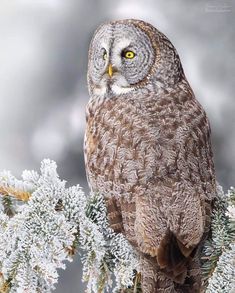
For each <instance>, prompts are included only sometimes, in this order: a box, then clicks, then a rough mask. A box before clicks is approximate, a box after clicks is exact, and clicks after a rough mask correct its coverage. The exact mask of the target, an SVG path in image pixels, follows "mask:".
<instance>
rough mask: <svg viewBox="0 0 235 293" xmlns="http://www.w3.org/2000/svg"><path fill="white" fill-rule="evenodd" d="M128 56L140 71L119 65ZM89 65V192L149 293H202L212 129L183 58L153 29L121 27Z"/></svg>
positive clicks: (211, 189)
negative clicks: (134, 260)
mask: <svg viewBox="0 0 235 293" xmlns="http://www.w3.org/2000/svg"><path fill="white" fill-rule="evenodd" d="M132 31H133V32H132ZM123 35H124V37H123ZM96 36H97V38H96ZM123 38H124V39H123ZM128 38H130V40H129V39H128ZM138 38H140V40H138ZM142 39H143V41H142V42H141V40H142ZM137 41H138V44H140V46H141V47H140V49H138V47H136V46H137V45H136V42H137ZM94 42H99V43H100V44H101V45H100V47H101V48H104V50H105V52H103V53H102V58H103V59H104V61H105V62H103V65H102V62H101V61H99V62H100V63H99V62H98V61H97V60H96V58H99V57H97V56H96V55H97V51H98V52H99V50H100V49H101V48H99V43H98V45H97V44H94ZM94 45H95V48H94ZM145 46H146V48H144V49H143V47H145ZM142 49H143V52H141V50H142ZM123 50H125V51H124V52H126V51H127V50H128V51H127V52H134V54H132V55H131V54H130V53H128V54H129V56H132V58H133V59H134V58H137V57H138V58H140V59H141V58H142V59H141V60H140V63H139V64H135V65H133V64H132V63H131V60H124V61H122V58H126V59H127V56H128V55H127V54H126V53H125V54H126V57H125V55H123V53H122V52H123ZM144 50H146V52H147V53H146V55H147V54H149V55H150V56H149V57H148V55H147V57H146V56H144ZM138 52H139V53H138ZM141 54H142V55H143V56H141ZM152 54H155V55H153V56H152ZM104 55H106V56H105V58H104ZM98 56H99V55H98ZM118 56H119V57H120V60H121V61H120V60H119V59H118V58H119V57H118ZM133 56H134V57H133ZM89 57H90V59H89V70H88V84H89V90H90V95H91V99H90V101H89V103H88V106H87V128H86V135H85V159H86V169H87V175H88V181H89V184H90V187H91V189H92V190H93V191H94V192H98V193H100V194H102V195H103V196H104V197H105V198H106V202H107V210H108V218H109V221H110V225H111V227H112V228H113V229H114V231H116V232H118V233H123V234H124V235H125V236H126V238H127V239H128V240H129V241H130V243H131V244H132V245H133V246H134V247H135V248H136V249H137V251H139V255H140V261H141V263H142V266H141V267H142V289H143V292H144V293H153V292H200V290H201V288H200V287H201V284H200V277H201V274H200V268H199V262H198V261H199V260H198V251H199V248H200V244H201V243H202V242H203V240H204V239H205V238H206V236H207V233H208V231H209V229H210V216H211V206H212V201H213V198H214V196H215V174H214V167H213V161H212V151H211V145H210V128H209V123H208V120H207V117H206V114H205V112H204V110H203V109H202V107H201V105H200V104H199V103H198V101H197V100H196V99H195V97H194V94H193V92H192V90H191V88H190V86H189V84H188V82H187V80H186V78H185V76H184V73H183V70H182V67H181V64H180V60H179V57H178V54H177V53H176V51H175V49H174V47H173V46H172V45H171V43H170V42H169V40H168V39H167V38H166V37H165V36H164V35H162V34H161V33H160V32H158V31H157V30H156V29H155V28H153V27H152V26H151V25H149V24H146V23H144V22H141V21H136V20H124V21H118V22H112V23H108V24H105V25H103V26H102V27H101V28H99V30H98V31H97V32H96V34H95V37H94V38H93V41H92V45H91V47H90V55H89ZM127 61H128V62H127ZM125 62H126V63H125ZM136 62H138V60H136ZM110 66H112V68H111V69H110ZM93 68H94V69H93ZM113 68H114V69H113ZM110 70H111V71H110ZM138 70H140V73H138ZM143 71H144V72H143ZM145 71H146V72H145Z"/></svg>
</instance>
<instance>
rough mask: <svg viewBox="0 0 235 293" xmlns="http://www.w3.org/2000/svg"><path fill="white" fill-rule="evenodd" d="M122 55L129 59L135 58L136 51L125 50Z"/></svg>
mask: <svg viewBox="0 0 235 293" xmlns="http://www.w3.org/2000/svg"><path fill="white" fill-rule="evenodd" d="M122 56H123V57H125V58H127V59H133V58H134V57H135V53H134V52H133V51H124V52H123V54H122Z"/></svg>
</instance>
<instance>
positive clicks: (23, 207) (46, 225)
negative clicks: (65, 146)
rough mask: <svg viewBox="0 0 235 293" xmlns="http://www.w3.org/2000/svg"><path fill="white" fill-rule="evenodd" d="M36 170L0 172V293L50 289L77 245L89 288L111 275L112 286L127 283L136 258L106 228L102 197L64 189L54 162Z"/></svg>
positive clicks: (104, 284) (101, 285) (99, 286)
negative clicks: (20, 174) (38, 170)
mask: <svg viewBox="0 0 235 293" xmlns="http://www.w3.org/2000/svg"><path fill="white" fill-rule="evenodd" d="M40 171H41V172H40V174H38V173H37V172H35V171H24V172H23V174H22V180H18V179H16V178H15V177H14V176H13V175H12V174H11V173H10V172H2V173H1V174H0V195H1V199H0V236H1V237H0V251H1V253H0V272H1V274H0V292H10V293H13V292H30V293H33V292H51V290H53V289H54V285H55V283H56V282H57V281H58V273H57V270H58V269H59V268H65V261H71V260H72V258H71V255H72V254H73V253H74V249H76V248H77V247H78V248H80V249H81V250H83V264H84V275H83V279H84V280H86V281H88V292H102V290H103V289H104V288H105V287H112V274H113V275H114V276H115V279H116V288H117V289H120V288H123V287H126V286H129V285H131V284H132V279H133V277H134V272H133V269H136V267H137V260H136V259H137V258H136V255H135V252H134V250H133V249H132V247H131V246H130V244H129V243H128V242H127V241H126V240H125V238H124V237H123V236H122V235H116V234H115V233H114V232H113V231H112V230H111V229H110V228H109V225H108V222H107V218H106V208H105V204H104V201H103V199H102V197H101V196H100V195H96V194H93V195H90V196H88V197H86V196H85V194H84V192H83V191H82V188H81V187H80V186H78V185H77V186H73V187H69V188H66V182H65V181H63V180H60V179H59V176H58V174H57V172H56V164H55V162H53V161H50V160H44V161H43V162H42V164H41V170H40Z"/></svg>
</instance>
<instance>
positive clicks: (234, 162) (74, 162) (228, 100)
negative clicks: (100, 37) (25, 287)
mask: <svg viewBox="0 0 235 293" xmlns="http://www.w3.org/2000/svg"><path fill="white" fill-rule="evenodd" d="M120 18H139V19H143V20H146V21H148V22H150V23H152V24H153V25H154V26H156V27H157V28H158V29H160V30H161V31H162V32H164V33H165V34H166V35H167V36H168V37H169V38H170V40H171V41H172V43H173V44H174V45H175V47H176V48H177V50H178V52H179V55H180V56H181V61H182V64H183V67H184V70H185V73H186V76H187V78H188V80H189V82H190V84H191V86H192V88H193V90H194V92H195V94H196V96H197V98H198V100H199V101H200V102H201V104H202V105H203V106H204V108H205V109H206V111H207V113H208V116H209V119H210V121H211V127H212V140H213V149H214V158H215V164H216V170H217V177H218V181H219V182H220V183H221V184H222V185H223V186H224V188H225V189H227V188H228V187H230V186H231V185H235V152H234V151H233V149H234V146H235V130H234V128H235V102H234V99H235V96H234V92H235V49H234V48H235V26H234V24H235V8H234V7H233V3H232V0H231V1H229V0H212V1H210V0H208V1H207V0H205V1H195V0H168V1H165V0H135V1H134V0H128V1H126V0H125V1H124V0H120V1H114V0H100V1H98V0H90V1H88V0H87V1H85V0H11V1H4V0H0V138H1V146H0V170H2V169H9V170H11V171H12V172H13V173H14V174H16V175H17V176H20V174H21V173H22V171H23V170H24V169H38V168H39V166H40V161H41V160H42V159H43V158H51V159H54V160H56V162H57V164H58V171H59V174H60V175H61V178H64V179H66V180H67V181H68V183H69V184H77V183H79V184H80V185H82V186H84V187H85V189H86V190H87V185H86V179H85V171H84V162H83V150H82V145H83V133H84V126H85V119H84V109H85V105H86V103H87V101H88V92H87V86H86V70H87V50H88V45H89V42H90V39H91V37H92V34H93V32H94V30H95V28H96V27H97V26H98V25H99V24H100V23H101V22H103V21H106V20H113V19H120ZM60 274H61V278H60V280H59V284H58V285H57V287H56V288H57V289H56V291H55V292H56V293H64V292H67V293H77V292H84V285H82V284H81V281H80V280H81V264H80V262H79V260H78V259H76V260H75V261H74V262H73V263H71V264H68V268H67V270H66V271H62V272H61V273H60Z"/></svg>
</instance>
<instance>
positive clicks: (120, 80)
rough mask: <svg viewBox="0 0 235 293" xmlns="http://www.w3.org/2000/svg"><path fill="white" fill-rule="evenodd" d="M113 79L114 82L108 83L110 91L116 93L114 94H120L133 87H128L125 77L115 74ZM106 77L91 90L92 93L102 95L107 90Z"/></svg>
mask: <svg viewBox="0 0 235 293" xmlns="http://www.w3.org/2000/svg"><path fill="white" fill-rule="evenodd" d="M113 78H114V79H115V80H114V82H113V83H112V84H111V85H110V87H111V91H112V92H113V93H114V94H116V95H121V94H126V93H129V92H131V91H133V90H134V88H133V87H130V85H129V84H128V83H127V81H126V79H125V78H124V77H123V76H121V75H118V74H116V76H115V75H114V77H113ZM107 79H108V77H106V76H105V77H104V79H103V80H102V81H101V82H100V84H99V86H97V87H95V88H94V90H93V93H94V94H95V95H98V96H103V95H104V94H106V93H107V92H108V86H107V82H108V80H107Z"/></svg>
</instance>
